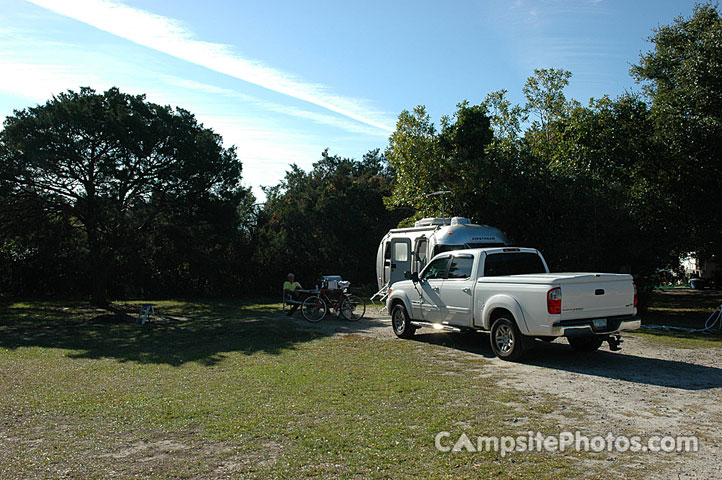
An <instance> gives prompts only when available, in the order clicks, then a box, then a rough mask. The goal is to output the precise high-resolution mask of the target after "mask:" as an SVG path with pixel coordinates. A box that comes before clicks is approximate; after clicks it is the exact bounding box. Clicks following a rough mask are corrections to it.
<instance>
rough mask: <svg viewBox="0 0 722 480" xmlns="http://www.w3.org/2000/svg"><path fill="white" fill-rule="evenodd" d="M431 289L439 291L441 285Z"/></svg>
mask: <svg viewBox="0 0 722 480" xmlns="http://www.w3.org/2000/svg"><path fill="white" fill-rule="evenodd" d="M431 289H432V290H433V291H435V292H438V291H439V287H431Z"/></svg>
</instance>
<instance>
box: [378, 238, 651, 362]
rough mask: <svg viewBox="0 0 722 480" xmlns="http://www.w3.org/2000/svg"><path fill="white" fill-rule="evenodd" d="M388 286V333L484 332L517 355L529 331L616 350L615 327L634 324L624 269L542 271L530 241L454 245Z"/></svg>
mask: <svg viewBox="0 0 722 480" xmlns="http://www.w3.org/2000/svg"><path fill="white" fill-rule="evenodd" d="M406 278H407V280H403V281H399V282H396V283H394V284H393V285H392V287H391V289H390V294H389V296H388V298H387V300H386V307H387V309H388V311H389V312H391V321H392V326H393V329H394V333H395V334H396V335H397V336H398V337H401V338H409V337H411V336H412V335H413V334H414V332H415V331H416V329H417V328H420V327H433V328H436V329H440V330H452V331H462V330H479V331H488V332H490V341H491V348H492V350H493V351H494V353H495V354H496V355H497V356H498V357H499V358H502V359H504V360H512V361H515V360H518V359H519V358H521V357H522V355H524V353H525V351H526V350H528V348H529V347H530V345H531V341H532V340H533V338H538V339H541V340H545V341H551V340H553V339H554V338H556V337H566V338H567V340H568V341H569V344H570V345H571V346H572V348H574V349H575V350H579V351H593V350H596V349H598V348H599V347H600V346H601V345H602V343H603V342H604V341H607V342H609V347H610V349H611V350H619V344H620V343H621V337H620V332H622V331H625V330H635V329H638V328H639V327H640V323H641V322H640V320H639V317H638V316H637V291H636V287H635V286H634V282H633V281H632V276H631V275H621V274H610V273H549V268H548V267H547V264H546V261H545V260H544V257H542V255H541V253H539V251H538V250H536V249H533V248H512V247H499V248H480V249H471V250H455V251H451V252H445V253H441V254H439V255H437V256H435V257H434V258H433V259H432V260H431V261H430V262H429V263H428V265H426V267H425V268H424V269H423V270H422V271H421V272H420V273H418V274H417V273H409V272H407V274H406Z"/></svg>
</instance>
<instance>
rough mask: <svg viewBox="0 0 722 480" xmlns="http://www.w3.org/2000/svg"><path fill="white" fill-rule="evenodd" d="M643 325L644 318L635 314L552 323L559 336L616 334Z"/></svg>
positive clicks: (556, 334) (555, 333)
mask: <svg viewBox="0 0 722 480" xmlns="http://www.w3.org/2000/svg"><path fill="white" fill-rule="evenodd" d="M641 326H642V320H641V319H640V318H639V317H638V316H636V315H635V316H628V317H609V318H585V319H583V320H568V321H564V320H562V321H560V322H556V323H554V324H553V325H552V331H553V334H554V336H559V337H576V336H589V335H614V334H617V333H619V332H625V331H630V330H637V329H638V328H639V327H641Z"/></svg>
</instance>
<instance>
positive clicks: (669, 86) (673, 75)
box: [632, 3, 722, 257]
mask: <svg viewBox="0 0 722 480" xmlns="http://www.w3.org/2000/svg"><path fill="white" fill-rule="evenodd" d="M650 41H651V42H652V44H653V45H654V48H653V50H652V51H650V52H647V53H645V54H643V55H642V56H641V58H640V62H639V64H638V65H635V66H633V67H632V74H633V75H634V76H635V77H636V79H637V80H638V81H640V82H642V83H643V86H644V90H645V92H646V93H647V95H648V96H649V98H650V99H651V102H652V107H651V114H652V118H653V119H654V128H655V134H656V138H657V141H658V142H659V143H660V144H661V145H663V146H664V151H665V155H661V156H659V157H658V158H657V159H656V161H655V162H654V163H653V164H652V165H651V168H653V169H654V170H655V171H657V172H659V174H660V177H659V180H660V186H661V188H663V189H664V190H665V191H666V192H668V193H669V195H670V196H672V197H673V198H674V199H675V201H676V202H677V203H678V204H679V206H680V208H681V210H682V212H683V215H682V216H681V217H680V220H681V221H682V222H683V224H684V225H685V227H686V229H687V235H685V237H686V238H688V239H689V242H688V243H687V248H688V249H690V250H692V249H694V250H697V251H699V252H700V253H702V254H706V255H708V256H711V255H717V256H718V257H719V256H721V255H722V238H720V235H719V231H720V227H719V226H720V224H721V222H722V211H720V209H719V208H717V207H718V205H720V203H721V202H722V189H720V184H719V178H720V177H721V176H722V17H721V16H720V12H719V8H718V6H717V5H712V4H710V3H706V4H701V5H697V6H695V8H694V13H693V15H692V16H691V17H689V18H685V17H680V18H677V19H676V20H675V21H674V23H673V24H672V25H668V26H662V27H659V28H657V29H656V30H655V31H654V35H652V36H651V37H650Z"/></svg>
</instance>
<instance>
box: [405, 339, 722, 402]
mask: <svg viewBox="0 0 722 480" xmlns="http://www.w3.org/2000/svg"><path fill="white" fill-rule="evenodd" d="M413 339H414V340H416V341H419V342H423V343H428V344H433V345H440V346H444V347H448V348H452V349H454V350H460V351H464V352H468V353H472V354H475V355H479V356H481V357H484V358H492V357H494V356H495V355H494V353H493V352H492V350H491V347H490V346H489V337H488V335H486V334H479V333H441V332H434V333H424V332H423V330H421V331H419V332H418V333H417V334H416V335H415V336H414V337H413ZM521 363H523V364H526V365H534V366H537V367H542V368H549V369H554V370H561V371H566V372H573V373H580V374H584V375H593V376H597V377H604V378H610V379H614V380H623V381H625V382H632V383H639V384H645V385H656V386H661V387H671V388H679V389H683V390H707V389H711V388H720V387H722V368H717V367H709V366H705V365H698V364H695V363H687V362H683V361H679V360H671V359H662V358H651V357H642V356H637V355H630V354H627V353H624V351H622V352H610V351H609V350H606V344H605V346H603V347H602V349H600V350H598V351H596V352H592V353H579V352H576V351H574V350H572V349H571V348H570V347H569V345H567V344H566V342H565V341H563V340H561V341H560V340H558V341H556V342H553V343H546V342H541V341H535V342H534V346H533V349H532V350H531V351H530V352H528V353H527V355H526V356H525V357H524V359H523V360H522V362H521ZM721 365H722V364H721Z"/></svg>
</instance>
